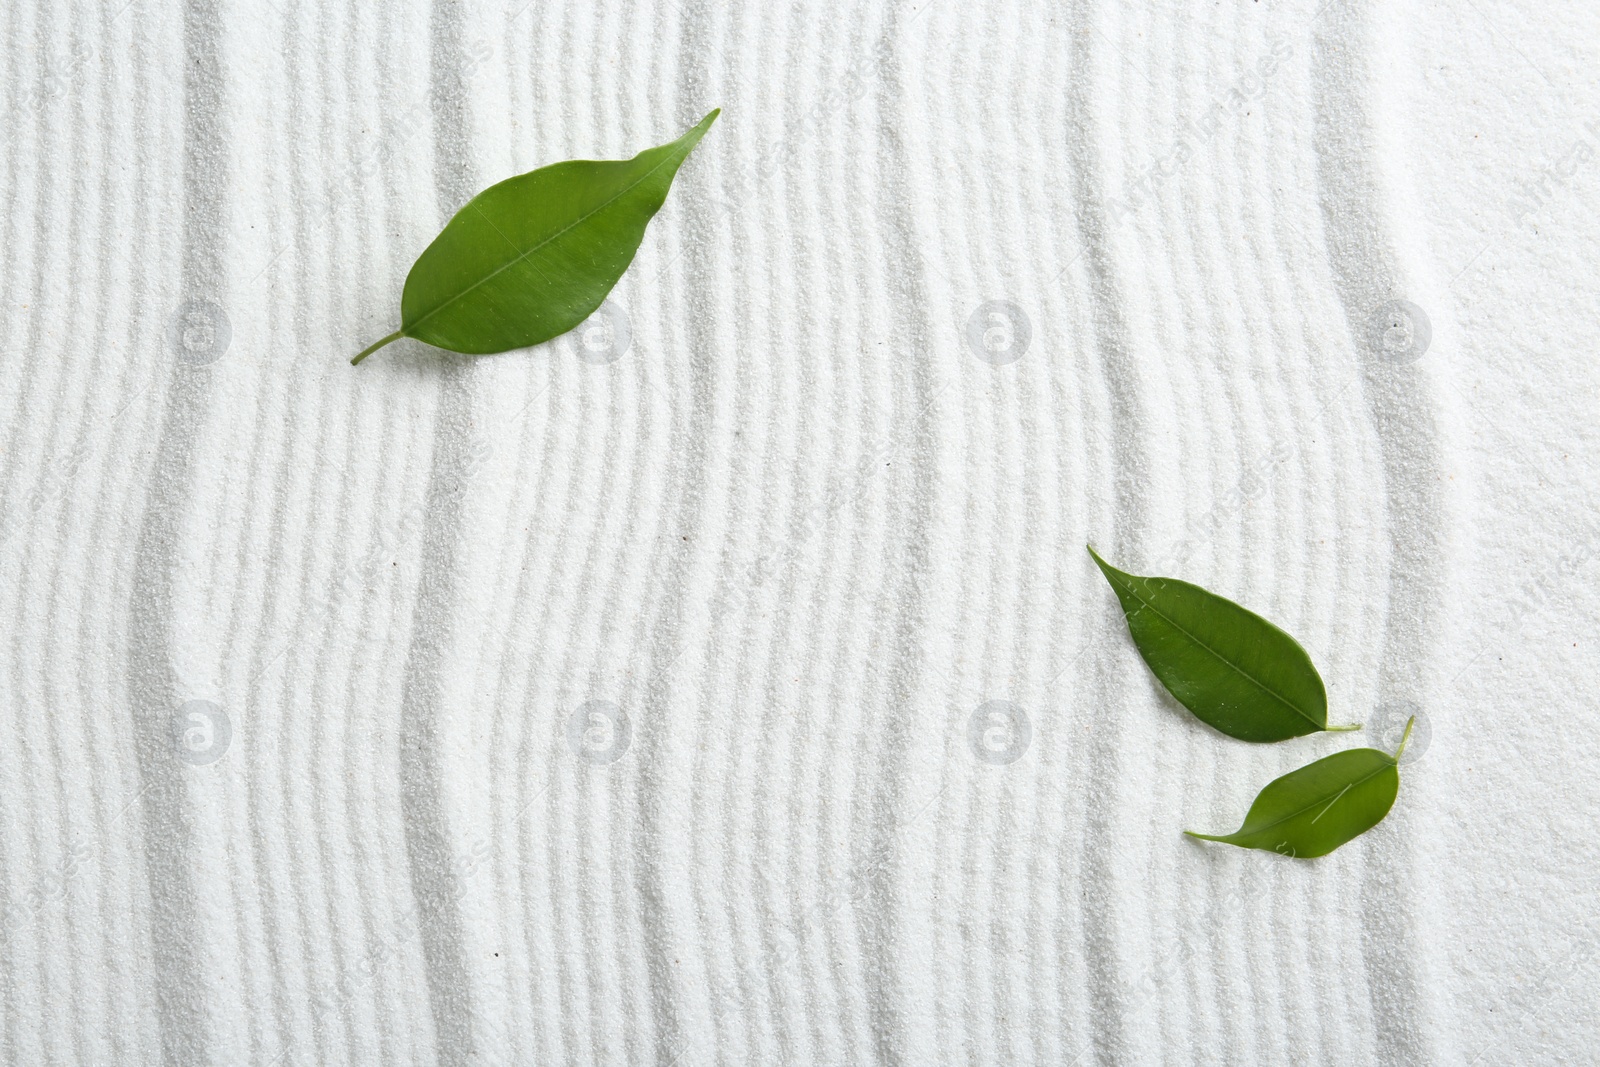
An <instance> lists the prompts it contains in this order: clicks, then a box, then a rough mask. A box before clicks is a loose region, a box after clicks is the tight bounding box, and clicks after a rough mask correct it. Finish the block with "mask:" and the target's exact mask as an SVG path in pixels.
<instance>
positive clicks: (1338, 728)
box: [1323, 723, 1361, 734]
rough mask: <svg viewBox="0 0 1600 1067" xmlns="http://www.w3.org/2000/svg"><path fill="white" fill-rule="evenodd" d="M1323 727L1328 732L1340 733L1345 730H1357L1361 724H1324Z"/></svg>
mask: <svg viewBox="0 0 1600 1067" xmlns="http://www.w3.org/2000/svg"><path fill="white" fill-rule="evenodd" d="M1323 729H1324V730H1326V731H1328V733H1330V734H1342V733H1345V732H1347V731H1349V730H1359V729H1361V724H1360V723H1355V724H1353V725H1351V726H1324V727H1323Z"/></svg>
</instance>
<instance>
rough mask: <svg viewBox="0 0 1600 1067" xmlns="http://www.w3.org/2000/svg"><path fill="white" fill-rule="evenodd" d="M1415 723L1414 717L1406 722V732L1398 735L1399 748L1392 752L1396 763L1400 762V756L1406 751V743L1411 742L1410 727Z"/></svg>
mask: <svg viewBox="0 0 1600 1067" xmlns="http://www.w3.org/2000/svg"><path fill="white" fill-rule="evenodd" d="M1416 722H1417V717H1416V716H1415V715H1413V716H1411V718H1409V719H1407V720H1406V732H1405V733H1403V734H1401V735H1400V747H1399V748H1397V749H1395V750H1394V761H1395V762H1396V763H1399V762H1400V756H1401V754H1402V753H1404V752H1405V750H1406V742H1407V741H1409V740H1411V727H1413V726H1415V725H1416Z"/></svg>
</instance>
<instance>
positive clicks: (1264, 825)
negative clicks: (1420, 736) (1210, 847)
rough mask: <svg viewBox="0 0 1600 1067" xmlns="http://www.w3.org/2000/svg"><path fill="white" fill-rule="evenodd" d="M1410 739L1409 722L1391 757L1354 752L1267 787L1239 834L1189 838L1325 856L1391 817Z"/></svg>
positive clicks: (1373, 751) (1309, 856)
mask: <svg viewBox="0 0 1600 1067" xmlns="http://www.w3.org/2000/svg"><path fill="white" fill-rule="evenodd" d="M1410 736H1411V723H1407V724H1406V732H1405V736H1404V737H1402V738H1401V739H1400V748H1399V749H1398V750H1397V751H1396V752H1395V754H1394V755H1392V756H1391V755H1389V753H1387V752H1380V751H1378V750H1377V749H1375V748H1353V749H1350V750H1349V751H1347V752H1335V753H1334V754H1333V755H1331V756H1327V757H1325V758H1323V759H1319V760H1317V761H1316V762H1315V763H1308V764H1306V765H1305V766H1304V767H1301V768H1300V769H1299V770H1297V771H1290V772H1289V773H1288V774H1286V775H1284V776H1283V777H1282V778H1278V779H1275V780H1273V781H1271V782H1269V783H1267V787H1266V788H1265V789H1263V790H1262V791H1261V792H1260V793H1259V794H1257V796H1256V799H1255V803H1254V804H1251V805H1250V812H1249V814H1247V815H1246V816H1245V817H1244V825H1243V826H1241V827H1239V829H1238V830H1237V831H1236V832H1235V833H1231V834H1221V835H1217V834H1197V833H1195V832H1194V831H1192V830H1185V831H1184V833H1186V834H1188V835H1189V836H1190V837H1198V838H1200V839H1201V840H1203V841H1223V842H1226V843H1227V844H1230V845H1238V846H1239V847H1240V848H1261V849H1266V850H1268V851H1270V852H1277V853H1279V854H1281V855H1284V856H1297V857H1299V858H1301V859H1312V858H1314V857H1316V856H1326V855H1327V854H1328V853H1330V852H1332V851H1333V850H1334V849H1336V848H1338V847H1339V846H1340V845H1342V844H1344V843H1345V842H1346V841H1349V840H1350V839H1352V838H1354V837H1358V836H1360V835H1361V834H1364V833H1366V832H1367V831H1368V830H1370V829H1372V828H1373V827H1374V826H1376V825H1378V823H1379V822H1381V821H1382V820H1383V817H1384V816H1385V815H1387V814H1389V809H1390V807H1392V806H1393V805H1394V798H1395V794H1396V793H1398V792H1399V790H1400V767H1399V763H1400V753H1401V752H1404V751H1405V747H1406V738H1408V737H1410Z"/></svg>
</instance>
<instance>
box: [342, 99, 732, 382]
mask: <svg viewBox="0 0 1600 1067" xmlns="http://www.w3.org/2000/svg"><path fill="white" fill-rule="evenodd" d="M718 114H720V111H712V112H711V113H710V114H709V115H707V116H706V117H705V118H704V119H702V120H700V124H699V125H698V126H696V127H694V129H692V130H690V131H689V132H688V133H686V134H684V135H683V136H682V137H680V138H678V139H677V140H676V141H673V142H672V143H671V144H665V145H662V146H660V147H659V148H650V149H646V150H645V151H643V152H640V153H639V154H638V155H636V156H634V157H633V158H632V159H625V160H587V159H574V160H569V161H567V162H565V163H555V164H552V165H551V166H548V167H540V168H539V169H538V170H535V171H529V172H528V173H527V174H522V175H518V176H517V177H515V178H508V179H506V180H505V181H503V182H500V183H499V184H498V185H491V186H490V187H489V188H487V189H485V190H484V191H483V192H481V193H479V194H478V195H477V196H475V197H473V198H472V199H471V200H469V201H467V204H466V206H465V207H463V208H462V209H461V210H460V211H458V212H456V214H455V217H454V218H452V219H451V220H450V221H449V222H448V223H446V224H445V228H444V229H443V230H442V231H440V233H439V236H438V237H436V238H434V240H433V243H432V244H430V245H429V246H428V247H427V248H426V249H424V250H423V253H422V255H420V256H418V257H417V261H416V263H414V264H413V265H412V267H411V273H410V274H408V275H407V276H406V285H405V291H404V292H403V293H402V294H401V297H400V329H398V330H396V331H395V332H394V333H392V334H390V335H389V336H388V337H385V338H383V339H382V340H381V341H379V342H377V343H376V344H374V345H372V346H370V347H369V348H367V349H365V350H363V351H362V352H361V353H360V354H359V355H357V356H356V357H355V358H354V359H352V360H351V361H350V362H352V363H359V362H361V361H362V360H363V359H365V358H366V357H367V356H368V355H369V354H371V353H372V352H375V351H376V350H378V349H379V348H382V347H383V346H384V345H386V344H388V343H389V342H391V341H396V340H399V339H400V338H401V337H412V338H415V339H416V340H418V341H425V342H427V343H428V344H430V345H435V346H437V347H439V348H447V349H449V350H450V351H452V352H466V353H470V354H473V355H487V354H488V353H491V352H504V351H506V350H508V349H512V348H526V347H527V346H529V345H536V344H539V343H541V342H543V341H548V340H550V338H552V337H556V336H559V335H560V334H563V333H566V332H567V331H568V330H570V329H572V328H573V327H574V326H577V325H578V324H579V323H581V322H583V320H584V319H587V318H588V317H589V315H590V314H591V313H593V312H594V310H595V309H596V308H598V307H599V306H600V303H601V301H603V300H605V298H606V294H607V293H609V292H611V288H612V286H614V285H616V284H617V280H618V279H619V278H621V277H622V273H623V271H625V270H627V269H628V264H630V263H632V262H633V255H634V253H635V252H637V251H638V249H639V242H640V241H642V240H644V231H645V227H646V226H647V225H649V223H650V220H651V219H652V218H654V217H655V214H656V212H657V211H659V210H660V209H661V205H662V204H663V203H665V202H666V199H667V191H668V190H669V189H671V188H672V179H673V178H674V177H675V176H676V175H677V173H678V167H679V166H680V165H681V164H682V163H683V161H684V158H685V157H687V156H688V154H689V153H690V151H692V150H693V149H694V146H695V145H697V144H699V143H700V138H701V137H704V136H705V132H706V131H707V130H708V129H710V128H711V124H712V123H713V122H715V121H716V118H717V115H718Z"/></svg>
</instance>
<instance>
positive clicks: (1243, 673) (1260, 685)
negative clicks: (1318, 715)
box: [1123, 582, 1327, 730]
mask: <svg viewBox="0 0 1600 1067" xmlns="http://www.w3.org/2000/svg"><path fill="white" fill-rule="evenodd" d="M1123 585H1124V586H1125V587H1126V588H1127V590H1128V592H1129V593H1132V594H1133V595H1134V596H1135V597H1136V598H1137V599H1138V601H1139V603H1141V604H1143V605H1144V606H1145V607H1147V608H1149V609H1150V610H1151V611H1153V612H1155V614H1156V615H1157V616H1158V617H1160V618H1162V619H1165V620H1166V621H1167V623H1168V624H1169V625H1170V626H1171V627H1172V628H1173V629H1174V630H1177V631H1178V632H1179V633H1181V634H1183V636H1185V637H1187V638H1188V639H1189V640H1191V641H1193V642H1194V643H1195V644H1197V645H1199V646H1200V647H1201V648H1203V649H1205V650H1206V651H1207V652H1209V653H1211V655H1213V656H1214V657H1216V659H1217V662H1219V663H1221V664H1222V665H1223V666H1224V667H1227V668H1228V669H1230V670H1232V671H1233V672H1234V673H1235V674H1237V675H1238V676H1239V677H1241V678H1243V679H1244V680H1245V681H1247V682H1249V683H1250V684H1251V685H1253V686H1255V687H1256V688H1257V689H1259V690H1261V691H1262V692H1263V693H1265V694H1267V695H1268V696H1269V697H1271V698H1272V699H1274V700H1276V701H1277V702H1278V703H1280V704H1282V705H1283V706H1284V707H1286V708H1288V709H1289V710H1290V711H1292V712H1294V713H1295V714H1296V715H1298V716H1300V717H1301V718H1302V719H1304V720H1306V722H1309V723H1310V724H1311V725H1312V726H1315V727H1316V728H1317V729H1319V730H1323V729H1326V728H1327V724H1326V723H1319V722H1317V720H1316V719H1313V718H1312V717H1311V716H1309V715H1307V714H1306V713H1305V712H1303V711H1301V710H1300V708H1299V707H1297V706H1296V705H1295V704H1292V703H1290V701H1289V700H1288V698H1286V697H1284V696H1283V695H1282V694H1280V693H1277V692H1276V691H1274V690H1272V689H1271V688H1269V687H1268V686H1267V685H1266V683H1265V682H1262V681H1261V680H1260V679H1258V678H1256V677H1255V676H1254V675H1252V674H1251V673H1250V672H1249V671H1247V670H1245V669H1244V668H1243V667H1240V666H1239V665H1238V664H1236V663H1234V662H1233V661H1232V660H1229V659H1228V658H1226V657H1225V656H1223V654H1222V653H1220V652H1218V651H1217V650H1216V649H1214V648H1212V647H1211V646H1210V645H1208V644H1206V643H1205V642H1204V641H1202V640H1200V638H1199V637H1197V636H1196V635H1194V634H1192V633H1190V632H1189V631H1188V630H1187V629H1185V628H1184V627H1183V625H1182V624H1181V623H1179V622H1178V620H1176V619H1174V618H1172V617H1171V616H1170V615H1168V614H1167V613H1166V612H1164V611H1162V610H1161V609H1160V608H1158V607H1156V606H1155V605H1154V604H1152V603H1150V601H1148V600H1146V599H1145V598H1144V597H1142V596H1140V595H1139V591H1138V590H1137V589H1135V588H1134V587H1133V585H1132V583H1128V582H1124V583H1123Z"/></svg>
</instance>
